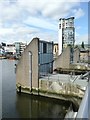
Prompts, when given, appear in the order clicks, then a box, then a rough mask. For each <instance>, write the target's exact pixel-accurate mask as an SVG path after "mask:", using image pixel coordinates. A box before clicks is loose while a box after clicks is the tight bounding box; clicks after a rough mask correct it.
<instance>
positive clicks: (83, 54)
mask: <svg viewBox="0 0 90 120" xmlns="http://www.w3.org/2000/svg"><path fill="white" fill-rule="evenodd" d="M89 60H90V51H89V50H85V49H84V48H80V61H81V62H88V61H89Z"/></svg>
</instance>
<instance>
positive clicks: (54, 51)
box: [53, 43, 59, 59]
mask: <svg viewBox="0 0 90 120" xmlns="http://www.w3.org/2000/svg"><path fill="white" fill-rule="evenodd" d="M58 52H59V49H58V43H54V45H53V57H54V59H55V58H57V57H58Z"/></svg>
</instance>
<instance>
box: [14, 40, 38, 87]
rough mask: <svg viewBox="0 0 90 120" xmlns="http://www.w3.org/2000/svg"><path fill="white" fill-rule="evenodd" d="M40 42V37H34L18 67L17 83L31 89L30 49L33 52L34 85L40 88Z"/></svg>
mask: <svg viewBox="0 0 90 120" xmlns="http://www.w3.org/2000/svg"><path fill="white" fill-rule="evenodd" d="M38 43H39V39H38V38H34V39H33V40H32V41H31V42H30V44H29V45H28V46H27V48H26V49H25V51H24V52H23V54H22V56H21V59H20V61H19V63H18V64H17V68H16V85H17V86H21V87H23V88H29V89H31V80H30V78H31V75H30V72H29V69H30V63H31V60H30V59H29V51H31V53H32V79H33V81H32V87H33V88H38Z"/></svg>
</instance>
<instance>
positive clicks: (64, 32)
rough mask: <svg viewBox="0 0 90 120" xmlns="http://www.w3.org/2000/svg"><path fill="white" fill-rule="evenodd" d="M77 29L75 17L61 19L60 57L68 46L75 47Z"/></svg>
mask: <svg viewBox="0 0 90 120" xmlns="http://www.w3.org/2000/svg"><path fill="white" fill-rule="evenodd" d="M74 42H75V28H74V17H70V18H67V19H65V18H60V19H59V55H60V54H61V53H62V51H63V50H64V48H66V47H67V46H68V45H72V46H74Z"/></svg>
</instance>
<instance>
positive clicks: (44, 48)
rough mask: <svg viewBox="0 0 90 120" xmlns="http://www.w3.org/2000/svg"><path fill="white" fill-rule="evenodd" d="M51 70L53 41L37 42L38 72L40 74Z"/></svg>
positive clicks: (45, 73)
mask: <svg viewBox="0 0 90 120" xmlns="http://www.w3.org/2000/svg"><path fill="white" fill-rule="evenodd" d="M52 72H53V42H46V41H40V42H39V73H40V76H42V75H47V74H48V73H52Z"/></svg>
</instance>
